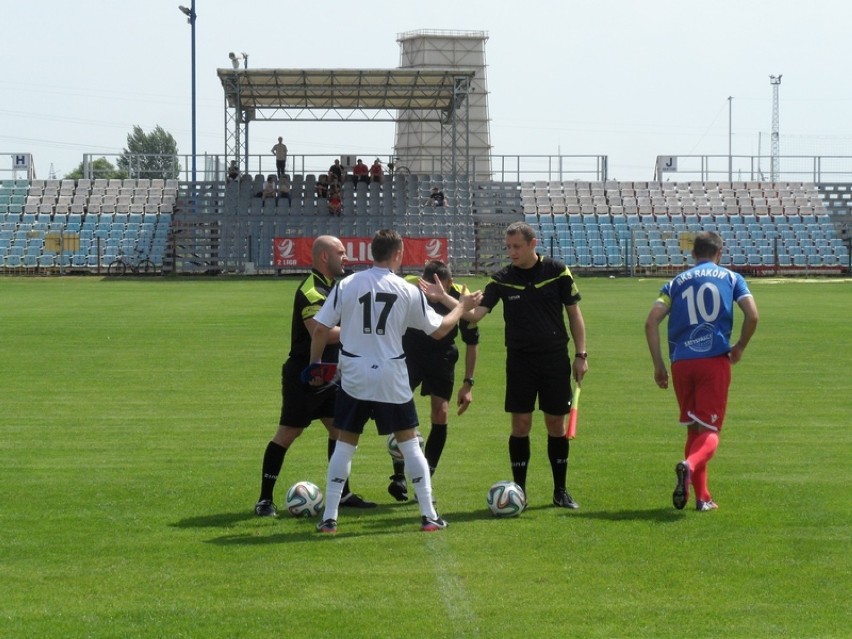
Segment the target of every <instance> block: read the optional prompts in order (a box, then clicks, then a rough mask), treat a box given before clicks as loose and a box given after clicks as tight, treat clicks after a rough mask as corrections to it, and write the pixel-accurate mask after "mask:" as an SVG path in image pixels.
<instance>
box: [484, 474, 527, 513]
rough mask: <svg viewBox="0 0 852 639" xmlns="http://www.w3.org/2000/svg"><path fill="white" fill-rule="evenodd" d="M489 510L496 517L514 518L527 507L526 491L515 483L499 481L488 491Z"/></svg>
mask: <svg viewBox="0 0 852 639" xmlns="http://www.w3.org/2000/svg"><path fill="white" fill-rule="evenodd" d="M486 501H487V503H488V509H489V510H490V511H491V514H493V515H494V516H495V517H514V516H515V515H520V514H521V513H522V512H523V511H524V509H525V508H526V507H527V496H526V495H525V494H524V489H523V488H521V487H520V486H518V485H517V484H516V483H515V482H513V481H498V482H497V483H495V484H493V485H492V486H491V488H489V489H488V496H487V497H486Z"/></svg>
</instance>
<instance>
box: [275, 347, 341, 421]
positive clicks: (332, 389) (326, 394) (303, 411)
mask: <svg viewBox="0 0 852 639" xmlns="http://www.w3.org/2000/svg"><path fill="white" fill-rule="evenodd" d="M307 365H308V364H307V363H303V362H301V361H293V360H292V359H288V360H287V361H286V362H284V365H283V366H282V367H281V417H280V418H279V420H278V424H279V425H280V426H292V427H294V428H306V427H307V426H309V425H310V423H311V422H312V421H314V420H315V419H320V418H322V417H329V418H333V417H334V399H335V397H336V396H337V386H326V387H324V388H323V389H322V390H320V391H315V390H311V389H310V388H308V387H307V386H305V385H304V384H303V383H302V379H301V375H302V370H303V369H304V368H305V367H306V366H307Z"/></svg>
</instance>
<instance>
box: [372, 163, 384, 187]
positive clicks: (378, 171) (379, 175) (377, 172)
mask: <svg viewBox="0 0 852 639" xmlns="http://www.w3.org/2000/svg"><path fill="white" fill-rule="evenodd" d="M384 179H385V170H384V169H383V168H382V162H381V160H379V158H376V161H375V162H373V166H371V167H370V181H371V182H378V183H379V184H381V183H382V182H383V181H384Z"/></svg>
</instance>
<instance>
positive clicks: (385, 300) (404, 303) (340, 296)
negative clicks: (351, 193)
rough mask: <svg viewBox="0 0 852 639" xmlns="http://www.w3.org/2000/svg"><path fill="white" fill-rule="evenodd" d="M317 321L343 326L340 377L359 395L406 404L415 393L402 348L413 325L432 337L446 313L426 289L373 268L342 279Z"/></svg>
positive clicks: (316, 317)
mask: <svg viewBox="0 0 852 639" xmlns="http://www.w3.org/2000/svg"><path fill="white" fill-rule="evenodd" d="M314 319H315V320H316V321H317V322H319V323H320V324H323V325H325V326H328V327H332V326H336V325H337V324H340V347H341V351H340V362H339V365H338V366H339V369H340V380H341V386H342V388H343V390H344V391H346V393H347V394H348V395H350V396H351V397H354V398H355V399H363V400H371V401H378V402H387V403H392V404H403V403H405V402H407V401H409V400H410V399H411V398H412V397H413V395H412V393H411V388H410V387H409V385H408V369H407V368H406V365H405V353H404V351H403V350H402V336H403V335H404V334H405V331H406V330H408V329H409V328H417V329H420V330H421V331H423V332H424V333H426V334H427V335H431V334H432V333H434V332H435V330H436V329H437V328H438V327H439V326H440V325H441V321H442V319H443V318H442V317H441V316H440V315H439V314H438V313H436V312H435V311H434V310H432V308H431V307H430V306H429V304H428V303H427V301H426V297H425V296H424V295H423V293H421V292H420V290H419V289H418V288H416V287H414V286H411V284H409V283H408V282H406V281H405V280H404V279H403V278H401V277H399V276H398V275H395V274H394V273H392V272H391V271H390V270H389V269H386V268H380V267H376V266H373V267H372V268H369V269H367V270H366V271H361V272H360V273H355V274H354V275H350V276H349V277H346V278H344V279H342V280H341V281H340V282H338V283H337V285H336V286H335V287H334V289H333V290H332V291H331V293H330V294H329V296H328V299H327V300H326V302H325V304H323V306H322V308H321V309H320V311H319V313H317V314H316V315H315V316H314Z"/></svg>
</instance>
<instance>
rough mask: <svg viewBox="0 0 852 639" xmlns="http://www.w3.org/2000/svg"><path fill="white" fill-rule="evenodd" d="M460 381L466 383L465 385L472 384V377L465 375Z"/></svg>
mask: <svg viewBox="0 0 852 639" xmlns="http://www.w3.org/2000/svg"><path fill="white" fill-rule="evenodd" d="M462 383H463V384H467V385H469V386H473V377H465V378H464V379H463V380H462Z"/></svg>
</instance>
